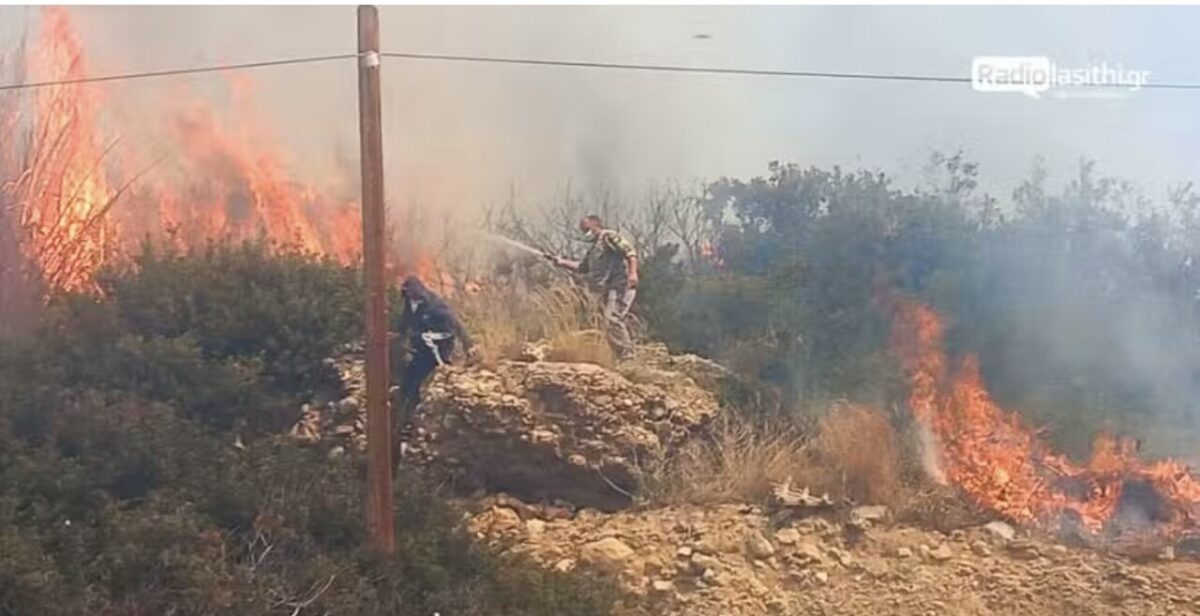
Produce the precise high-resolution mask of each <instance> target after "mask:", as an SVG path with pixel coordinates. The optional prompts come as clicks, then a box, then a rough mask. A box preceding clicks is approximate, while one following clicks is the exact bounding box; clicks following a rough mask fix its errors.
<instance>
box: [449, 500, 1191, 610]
mask: <svg viewBox="0 0 1200 616" xmlns="http://www.w3.org/2000/svg"><path fill="white" fill-rule="evenodd" d="M543 513H544V512H543V510H542V509H539V508H537V507H523V506H521V505H520V504H516V503H515V502H514V501H511V500H509V501H507V502H506V503H505V504H500V505H495V504H493V505H491V506H489V507H486V508H485V509H483V510H482V511H480V512H479V513H477V514H476V515H474V516H473V517H472V519H471V522H470V523H471V527H472V529H473V530H474V531H475V532H476V534H477V535H478V536H479V537H480V538H482V539H483V540H490V541H496V542H497V543H499V544H502V545H509V546H511V547H510V548H509V549H513V550H517V551H519V552H523V553H527V554H530V555H532V556H533V557H534V558H536V559H537V560H539V561H541V562H543V563H545V564H546V565H547V566H552V567H558V568H562V569H570V568H573V567H576V566H579V565H580V564H581V563H586V564H587V565H590V566H594V567H598V568H600V569H602V570H607V571H609V572H611V573H612V574H613V575H616V576H617V577H618V578H619V579H620V580H621V582H622V584H623V585H624V586H625V587H626V588H628V589H629V590H631V591H632V592H633V594H634V595H635V596H637V597H638V599H637V600H636V601H635V602H633V603H632V604H631V605H629V606H627V607H628V612H629V613H632V614H689V615H700V616H706V615H712V616H718V615H751V614H798V615H799V614H805V615H807V614H812V615H840V614H846V615H850V614H854V615H858V614H903V615H910V614H911V615H926V614H963V615H992V614H1014V615H1016V614H1020V615H1024V616H1028V615H1031V614H1037V615H1041V614H1045V615H1051V614H1054V615H1058V614H1081V615H1107V614H1114V615H1115V614H1139V615H1141V614H1146V615H1150V614H1185V613H1200V563H1197V562H1185V561H1174V560H1165V559H1164V558H1162V557H1159V558H1158V559H1156V560H1154V561H1153V562H1132V561H1130V560H1128V559H1126V558H1123V557H1118V556H1114V555H1111V554H1104V553H1099V552H1095V551H1090V550H1085V549H1075V548H1067V547H1064V546H1062V545H1056V544H1053V543H1048V542H1042V541H1037V540H1032V539H1029V538H1027V537H1022V536H1020V535H1019V534H1018V535H1017V536H1016V537H1014V538H1013V539H1011V540H1010V539H1005V538H1003V537H1001V536H999V535H997V534H995V533H993V532H990V531H988V530H987V529H985V528H983V527H976V528H972V529H969V530H965V531H956V532H954V533H952V534H951V535H944V534H941V533H938V532H934V531H925V530H919V529H915V528H911V527H904V526H897V525H891V524H879V525H876V526H874V527H872V528H870V529H868V530H866V531H865V532H863V533H855V534H854V535H853V537H854V538H853V539H852V538H851V537H852V535H848V534H847V530H846V527H845V526H844V525H843V524H841V523H839V522H838V521H836V520H828V519H824V518H815V519H814V518H809V519H801V520H798V521H794V522H789V523H786V524H783V525H780V526H774V527H773V526H772V524H771V523H770V521H769V519H768V516H766V515H764V513H763V512H762V511H760V510H758V509H757V508H755V507H750V506H737V505H724V506H717V507H707V508H703V507H691V506H689V507H671V508H659V509H651V510H645V511H626V512H621V513H615V514H603V513H599V512H594V511H590V510H582V511H581V512H580V513H579V514H577V515H576V516H575V517H574V518H573V519H571V518H563V519H553V518H554V517H555V516H554V515H543ZM559 517H562V516H559ZM544 518H551V519H544Z"/></svg>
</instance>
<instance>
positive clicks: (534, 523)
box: [525, 518, 546, 539]
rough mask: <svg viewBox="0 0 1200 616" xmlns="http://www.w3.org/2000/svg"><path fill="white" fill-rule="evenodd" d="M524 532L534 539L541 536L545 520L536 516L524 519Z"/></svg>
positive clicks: (544, 529) (544, 528)
mask: <svg viewBox="0 0 1200 616" xmlns="http://www.w3.org/2000/svg"><path fill="white" fill-rule="evenodd" d="M525 532H526V533H529V536H530V537H532V538H535V539H536V538H537V537H541V536H542V534H543V533H545V532H546V522H545V521H544V520H539V519H537V518H533V519H530V520H525Z"/></svg>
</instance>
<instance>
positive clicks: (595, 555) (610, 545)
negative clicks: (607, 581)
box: [579, 537, 634, 573]
mask: <svg viewBox="0 0 1200 616" xmlns="http://www.w3.org/2000/svg"><path fill="white" fill-rule="evenodd" d="M633 555H634V551H633V548H631V547H629V546H628V545H626V544H625V543H624V542H623V541H621V540H620V539H617V538H615V537H609V538H607V539H601V540H599V541H593V542H592V543H589V544H587V545H584V546H583V547H582V548H580V550H579V558H580V560H582V561H583V562H585V563H588V564H589V565H592V566H594V567H596V568H597V569H600V570H601V571H607V572H609V573H618V572H620V571H621V570H622V569H623V568H624V566H625V562H626V561H628V560H629V559H630V558H632V557H633Z"/></svg>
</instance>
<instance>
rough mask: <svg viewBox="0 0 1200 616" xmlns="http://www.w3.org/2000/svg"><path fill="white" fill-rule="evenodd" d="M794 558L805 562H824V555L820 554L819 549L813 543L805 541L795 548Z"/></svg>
mask: <svg viewBox="0 0 1200 616" xmlns="http://www.w3.org/2000/svg"><path fill="white" fill-rule="evenodd" d="M796 556H797V557H799V558H800V559H801V560H802V561H805V562H810V563H821V562H825V555H824V554H822V553H821V549H820V548H818V547H817V545H816V544H815V543H809V542H807V541H806V542H804V543H801V544H799V545H797V546H796Z"/></svg>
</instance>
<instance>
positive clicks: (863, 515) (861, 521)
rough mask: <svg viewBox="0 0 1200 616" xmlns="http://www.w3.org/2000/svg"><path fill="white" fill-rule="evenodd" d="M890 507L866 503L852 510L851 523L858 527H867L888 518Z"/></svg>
mask: <svg viewBox="0 0 1200 616" xmlns="http://www.w3.org/2000/svg"><path fill="white" fill-rule="evenodd" d="M887 516H888V508H887V507H884V506H883V505H864V506H862V507H855V508H854V509H851V510H850V522H849V524H850V525H851V526H853V527H856V528H861V529H867V528H870V527H871V526H873V525H874V524H877V523H879V522H882V521H883V520H885V519H887Z"/></svg>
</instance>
